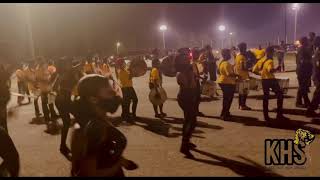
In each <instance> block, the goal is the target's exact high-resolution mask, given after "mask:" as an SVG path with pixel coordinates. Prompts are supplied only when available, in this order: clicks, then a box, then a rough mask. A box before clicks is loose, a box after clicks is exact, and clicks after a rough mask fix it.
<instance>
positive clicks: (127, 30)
mask: <svg viewBox="0 0 320 180" xmlns="http://www.w3.org/2000/svg"><path fill="white" fill-rule="evenodd" d="M285 5H286V6H285ZM285 7H286V8H287V10H288V11H287V30H288V31H287V32H288V40H289V41H292V39H293V29H294V13H293V11H292V10H291V9H290V4H155V3H154V4H152V3H150V4H106V3H104V4H31V5H30V12H31V24H32V31H33V36H34V41H35V46H36V50H37V53H38V54H39V53H40V54H43V53H44V52H47V51H50V50H52V49H55V50H57V51H59V50H64V51H70V52H76V51H77V50H78V51H84V50H83V49H89V48H95V49H98V50H100V51H108V52H111V51H114V50H115V43H116V42H117V41H120V42H122V44H123V48H129V49H132V48H147V47H150V48H152V47H160V46H161V45H162V44H161V43H162V41H161V40H162V39H161V38H162V36H161V32H160V31H159V25H160V24H161V23H165V24H167V25H168V31H167V32H166V41H167V46H168V47H169V48H170V47H172V48H173V47H177V46H182V45H184V44H187V42H189V41H190V40H199V41H198V43H199V46H200V45H201V43H200V42H201V39H202V40H204V43H209V42H210V40H211V39H212V40H214V41H215V42H216V43H219V44H216V46H219V45H220V42H221V37H222V34H221V33H220V32H218V30H217V26H218V24H222V23H223V24H225V25H226V27H227V30H226V32H234V33H235V37H234V38H235V41H237V42H240V41H245V42H248V44H251V45H254V46H257V45H258V44H260V43H266V42H267V41H271V42H275V41H276V40H277V37H278V36H279V37H280V39H283V37H284V8H285ZM24 10H25V9H24V7H23V6H22V4H2V5H1V6H0V26H1V29H0V31H1V36H0V41H8V42H11V43H15V44H17V45H16V47H17V48H18V49H21V50H22V49H24V48H25V46H27V44H28V43H27V42H28V41H27V37H28V36H27V33H26V32H27V31H26V24H25V23H26V18H25V11H24ZM319 17H320V4H302V5H301V9H300V10H299V12H298V30H297V31H298V37H300V36H302V35H306V34H307V33H308V32H309V31H315V32H317V33H318V32H319V33H320V24H319V23H318V22H319V21H318V19H319ZM48 49H49V50H48Z"/></svg>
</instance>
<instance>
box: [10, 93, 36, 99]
mask: <svg viewBox="0 0 320 180" xmlns="http://www.w3.org/2000/svg"><path fill="white" fill-rule="evenodd" d="M10 94H11V95H13V96H20V97H28V98H34V99H36V98H38V97H39V96H33V95H24V94H20V93H16V92H10Z"/></svg>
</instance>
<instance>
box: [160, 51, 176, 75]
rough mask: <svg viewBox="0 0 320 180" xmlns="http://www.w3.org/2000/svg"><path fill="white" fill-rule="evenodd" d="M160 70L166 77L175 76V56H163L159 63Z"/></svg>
mask: <svg viewBox="0 0 320 180" xmlns="http://www.w3.org/2000/svg"><path fill="white" fill-rule="evenodd" d="M160 70H161V72H162V74H163V75H165V76H168V77H175V76H176V74H177V71H176V68H175V57H174V55H171V56H168V57H166V58H164V59H163V60H162V62H161V64H160Z"/></svg>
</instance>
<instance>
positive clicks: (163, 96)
mask: <svg viewBox="0 0 320 180" xmlns="http://www.w3.org/2000/svg"><path fill="white" fill-rule="evenodd" d="M157 91H158V92H159V93H157ZM157 91H156V88H153V89H151V91H150V93H149V100H150V102H151V103H152V104H153V105H156V106H159V105H161V104H163V103H164V102H165V101H166V100H167V93H166V91H165V90H164V89H163V88H162V87H159V88H157Z"/></svg>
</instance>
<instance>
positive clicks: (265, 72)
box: [252, 58, 275, 79]
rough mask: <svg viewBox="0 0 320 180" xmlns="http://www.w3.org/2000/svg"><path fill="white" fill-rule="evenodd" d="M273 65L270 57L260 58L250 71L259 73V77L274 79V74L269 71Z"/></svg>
mask: <svg viewBox="0 0 320 180" xmlns="http://www.w3.org/2000/svg"><path fill="white" fill-rule="evenodd" d="M262 66H263V67H262ZM273 67H274V66H273V60H272V59H266V58H262V59H260V60H259V61H258V62H257V63H256V64H255V65H254V67H253V69H252V71H253V72H256V73H259V74H260V75H261V79H275V76H274V74H273V73H271V72H270V71H271V70H272V69H273Z"/></svg>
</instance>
